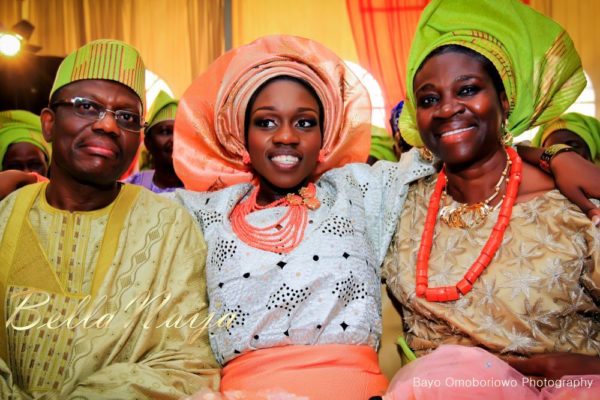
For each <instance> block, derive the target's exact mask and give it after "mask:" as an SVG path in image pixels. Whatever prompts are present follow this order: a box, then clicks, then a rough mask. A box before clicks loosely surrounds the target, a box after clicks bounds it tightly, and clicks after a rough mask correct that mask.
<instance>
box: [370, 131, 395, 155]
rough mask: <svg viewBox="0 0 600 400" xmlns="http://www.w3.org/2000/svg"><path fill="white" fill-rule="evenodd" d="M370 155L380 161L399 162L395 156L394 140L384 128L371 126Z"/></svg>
mask: <svg viewBox="0 0 600 400" xmlns="http://www.w3.org/2000/svg"><path fill="white" fill-rule="evenodd" d="M369 155H370V156H373V157H375V158H376V159H378V160H387V161H398V158H396V154H394V138H393V137H392V136H390V134H389V133H388V132H387V131H386V130H385V129H383V128H380V127H378V126H375V125H373V126H371V148H370V149H369Z"/></svg>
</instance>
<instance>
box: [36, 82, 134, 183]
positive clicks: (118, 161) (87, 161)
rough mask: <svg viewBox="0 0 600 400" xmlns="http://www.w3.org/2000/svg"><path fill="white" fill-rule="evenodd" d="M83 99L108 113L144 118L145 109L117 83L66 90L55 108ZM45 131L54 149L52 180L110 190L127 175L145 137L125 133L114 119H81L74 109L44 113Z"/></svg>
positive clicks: (82, 84) (84, 84)
mask: <svg viewBox="0 0 600 400" xmlns="http://www.w3.org/2000/svg"><path fill="white" fill-rule="evenodd" d="M75 97H81V98H86V99H89V100H92V101H94V102H96V103H98V104H101V105H102V106H104V107H105V108H106V109H109V110H113V111H117V110H124V111H128V112H131V113H135V114H139V115H141V114H142V112H143V110H142V103H141V101H140V99H139V97H138V96H137V95H136V94H135V93H134V92H133V91H132V90H131V89H130V88H128V87H126V86H124V85H122V84H120V83H117V82H113V81H106V80H83V81H77V82H74V83H71V84H69V85H67V86H65V87H63V88H61V89H60V90H59V91H58V92H57V94H56V95H55V96H54V98H53V102H54V103H61V102H64V101H69V100H70V99H72V98H75ZM41 118H42V130H43V133H44V136H45V138H46V140H47V141H48V142H51V143H52V168H51V172H50V174H51V178H55V177H58V176H67V177H71V178H72V179H75V180H77V181H78V182H84V183H90V184H97V185H109V184H113V183H115V182H116V181H117V179H119V177H120V176H121V175H122V174H123V173H124V172H125V171H126V170H127V168H128V167H129V165H130V164H131V162H132V160H133V158H134V156H135V154H136V152H137V149H138V146H139V144H140V133H139V132H131V131H127V130H124V129H122V128H121V127H120V126H119V125H118V124H117V121H116V119H115V115H114V114H113V113H110V112H107V113H106V115H104V117H103V118H102V119H88V118H85V117H82V116H80V115H77V114H76V113H75V110H74V108H73V106H72V105H70V104H61V105H57V106H55V107H52V109H48V108H46V109H44V110H43V111H42V116H41Z"/></svg>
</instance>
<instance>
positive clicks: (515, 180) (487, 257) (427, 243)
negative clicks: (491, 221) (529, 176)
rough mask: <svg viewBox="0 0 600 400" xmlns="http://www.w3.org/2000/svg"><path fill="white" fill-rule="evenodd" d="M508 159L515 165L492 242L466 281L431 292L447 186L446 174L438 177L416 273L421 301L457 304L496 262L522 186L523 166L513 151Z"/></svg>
mask: <svg viewBox="0 0 600 400" xmlns="http://www.w3.org/2000/svg"><path fill="white" fill-rule="evenodd" d="M506 152H507V153H508V157H509V158H510V161H511V163H512V165H511V167H510V174H509V178H508V180H507V185H506V193H505V195H504V197H503V199H502V205H501V207H500V211H499V213H498V220H497V221H496V224H495V225H494V228H493V229H492V233H491V234H490V237H489V239H488V240H487V242H486V243H485V245H484V246H483V249H482V251H481V253H480V254H479V257H477V259H476V260H475V262H474V263H473V265H471V267H470V268H469V270H468V271H467V273H466V274H465V275H464V277H463V279H462V280H461V281H460V282H458V283H457V284H456V285H455V286H443V287H437V288H429V287H428V286H429V282H428V280H429V278H428V269H429V257H430V256H431V247H432V246H433V233H434V230H435V224H436V220H437V216H438V212H439V209H440V200H441V197H442V193H443V191H444V188H445V186H446V173H445V170H444V169H442V171H441V172H440V173H439V175H438V178H437V182H436V185H435V189H434V191H433V194H432V195H431V198H430V199H429V207H428V209H427V217H426V218H425V228H424V230H423V235H422V236H421V246H420V247H419V253H418V255H417V272H416V278H417V279H416V280H417V286H416V293H417V296H418V297H425V298H426V299H427V301H454V300H458V298H459V297H460V294H461V293H462V294H463V295H465V294H467V293H468V292H469V291H470V290H471V289H472V288H473V283H475V281H476V280H477V278H479V276H480V275H481V274H482V272H483V271H484V270H485V269H486V268H487V266H488V265H489V264H490V262H491V261H492V258H494V255H495V254H496V251H498V249H499V248H500V245H501V244H502V239H503V237H504V232H505V231H506V228H507V227H508V224H509V221H510V216H511V214H512V209H513V206H514V204H515V200H516V198H517V194H518V192H519V185H520V183H521V171H522V162H521V159H520V158H519V156H518V155H517V152H516V151H515V150H514V149H512V148H510V147H507V148H506Z"/></svg>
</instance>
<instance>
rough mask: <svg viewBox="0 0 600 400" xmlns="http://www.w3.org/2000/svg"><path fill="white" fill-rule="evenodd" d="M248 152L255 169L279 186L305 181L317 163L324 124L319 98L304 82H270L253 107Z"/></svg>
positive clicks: (262, 177) (266, 179)
mask: <svg viewBox="0 0 600 400" xmlns="http://www.w3.org/2000/svg"><path fill="white" fill-rule="evenodd" d="M249 120H250V122H249V126H248V143H247V147H248V153H249V155H250V161H251V163H252V167H253V168H254V170H255V171H256V172H257V173H258V174H259V175H260V177H261V179H262V180H263V181H266V183H268V184H270V185H271V186H272V187H274V188H277V189H295V188H297V187H298V186H301V185H303V184H305V182H306V180H307V179H308V178H309V177H310V175H312V173H313V171H314V170H315V168H316V166H317V160H318V156H319V150H320V149H321V136H322V135H321V126H320V125H319V105H318V103H317V99H315V98H314V97H313V95H312V94H311V93H310V92H309V91H308V90H307V89H306V88H305V87H304V86H302V85H301V84H300V83H298V82H294V81H288V80H275V81H273V82H270V83H268V84H267V85H266V86H264V88H263V89H262V91H261V92H260V93H259V94H258V96H257V97H256V99H255V101H254V104H253V105H252V108H251V109H250V119H249Z"/></svg>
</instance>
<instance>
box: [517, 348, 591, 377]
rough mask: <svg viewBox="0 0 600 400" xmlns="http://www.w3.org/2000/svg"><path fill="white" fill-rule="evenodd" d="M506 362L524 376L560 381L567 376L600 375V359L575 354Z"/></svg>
mask: <svg viewBox="0 0 600 400" xmlns="http://www.w3.org/2000/svg"><path fill="white" fill-rule="evenodd" d="M506 361H507V362H508V363H509V364H510V365H511V366H512V367H513V368H515V369H516V370H518V371H519V372H521V373H522V374H524V375H528V376H535V377H540V378H548V379H560V378H562V377H563V376H565V375H598V374H600V358H598V357H597V356H586V355H583V354H573V353H546V354H535V355H533V356H531V357H529V358H525V359H521V358H516V357H515V358H509V359H506Z"/></svg>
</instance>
